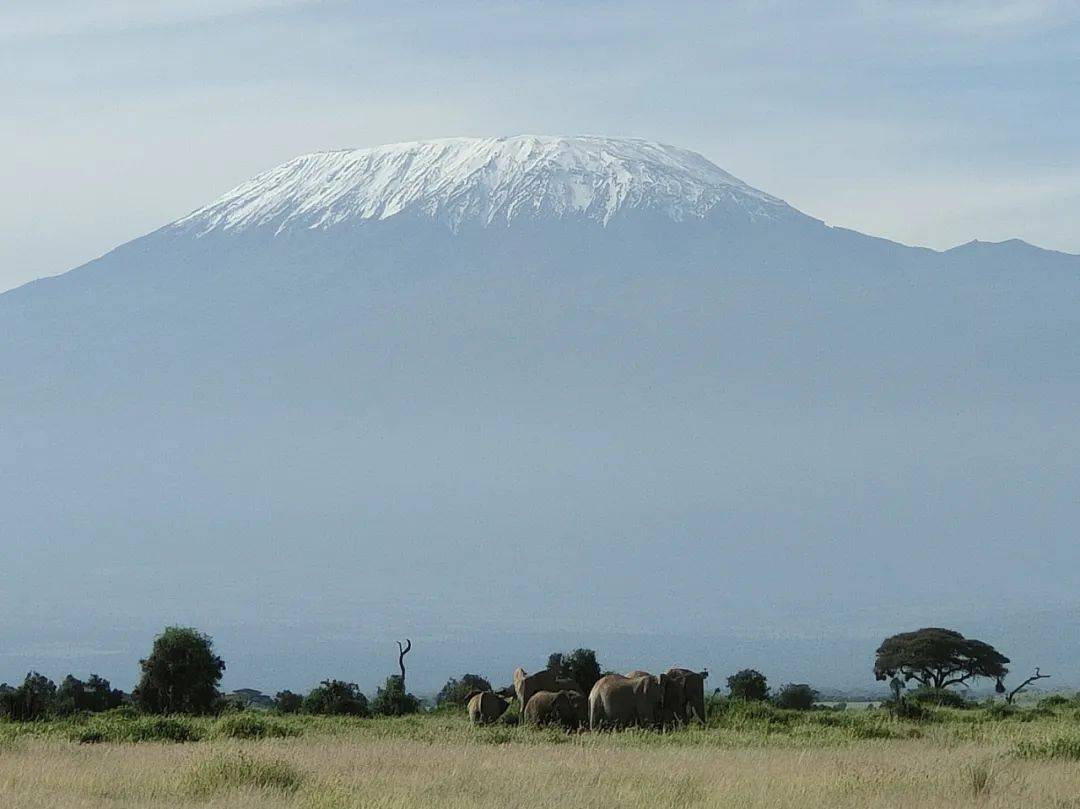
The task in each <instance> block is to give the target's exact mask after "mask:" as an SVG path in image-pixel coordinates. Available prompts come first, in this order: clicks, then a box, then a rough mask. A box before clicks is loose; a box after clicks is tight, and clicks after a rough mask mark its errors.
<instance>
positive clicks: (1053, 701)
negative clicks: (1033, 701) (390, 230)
mask: <svg viewBox="0 0 1080 809" xmlns="http://www.w3.org/2000/svg"><path fill="white" fill-rule="evenodd" d="M1075 700H1076V698H1075V697H1073V699H1071V700H1070V699H1069V698H1068V697H1067V696H1065V695H1064V694H1051V695H1050V696H1048V697H1043V698H1042V699H1040V700H1039V703H1038V704H1039V707H1040V708H1061V707H1063V706H1065V705H1069V704H1070V703H1071V702H1074V701H1075Z"/></svg>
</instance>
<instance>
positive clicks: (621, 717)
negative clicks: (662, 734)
mask: <svg viewBox="0 0 1080 809" xmlns="http://www.w3.org/2000/svg"><path fill="white" fill-rule="evenodd" d="M666 688H667V675H665V674H661V675H660V676H659V677H653V676H652V675H649V674H644V675H641V676H638V677H623V676H622V675H621V674H608V675H605V676H604V677H601V678H600V679H599V680H597V681H596V685H594V686H593V687H592V691H591V692H589V727H590V728H592V729H593V730H599V729H601V728H602V727H605V726H612V727H628V726H630V725H639V726H641V727H654V726H656V725H657V724H658V723H659V722H660V720H661V718H662V716H661V711H662V709H663V705H664V690H665V689H666Z"/></svg>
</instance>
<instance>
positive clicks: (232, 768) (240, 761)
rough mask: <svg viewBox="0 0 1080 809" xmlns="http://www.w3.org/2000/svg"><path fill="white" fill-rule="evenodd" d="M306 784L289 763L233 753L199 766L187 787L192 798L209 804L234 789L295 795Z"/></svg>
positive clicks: (196, 767) (189, 777) (188, 780)
mask: <svg viewBox="0 0 1080 809" xmlns="http://www.w3.org/2000/svg"><path fill="white" fill-rule="evenodd" d="M303 780H304V777H303V775H302V774H301V773H300V771H299V770H297V769H296V768H295V767H293V765H292V764H290V763H289V762H287V761H283V760H281V759H270V760H263V759H257V758H252V757H251V756H248V755H245V754H244V753H230V754H227V755H217V756H214V757H212V758H210V759H207V760H206V761H202V762H199V763H198V764H197V765H196V766H195V767H194V768H193V769H192V770H191V772H190V773H189V774H188V776H187V778H186V779H185V781H184V786H185V787H186V791H187V792H188V793H189V794H190V795H191V796H193V797H196V798H202V799H204V800H205V799H208V798H211V797H213V796H214V795H216V794H219V793H222V792H228V791H229V790H234V789H251V788H255V789H265V790H270V791H275V792H283V793H294V792H296V790H297V789H299V787H300V785H301V783H303Z"/></svg>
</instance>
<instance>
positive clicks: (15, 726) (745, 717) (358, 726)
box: [0, 700, 1078, 757]
mask: <svg viewBox="0 0 1080 809" xmlns="http://www.w3.org/2000/svg"><path fill="white" fill-rule="evenodd" d="M1075 714H1076V709H1075V705H1074V702H1073V701H1072V700H1069V701H1066V702H1063V703H1059V702H1055V703H1050V704H1047V703H1045V702H1044V703H1043V704H1041V705H1039V706H1037V707H1029V708H1014V707H1007V708H1006V707H1002V706H1000V705H992V706H989V707H988V706H981V707H977V708H965V709H954V708H926V709H924V711H923V713H922V715H921V718H920V719H919V720H918V721H913V720H907V719H900V718H895V717H892V716H890V715H889V714H888V712H886V711H885V710H882V709H870V710H866V709H862V710H858V709H852V710H844V711H836V710H813V711H791V710H783V709H780V708H775V707H773V706H772V705H769V704H766V703H739V702H731V701H728V702H725V703H718V704H716V705H715V706H714V710H713V713H712V714H711V715H710V717H709V721H708V723H707V726H706V727H705V728H701V727H698V726H697V725H690V726H688V727H685V728H678V729H675V730H669V731H666V732H658V731H646V730H634V731H624V732H622V733H616V734H605V737H608V738H609V741H607V742H605V744H615V745H617V746H620V747H641V746H646V747H648V746H655V747H667V746H689V747H719V748H738V747H762V746H781V747H819V746H823V747H843V746H848V745H852V744H859V743H864V742H873V741H875V740H915V739H920V738H923V737H928V736H929V737H934V738H936V739H939V740H942V741H947V742H961V741H971V742H987V741H992V740H1001V739H1004V740H1006V741H1007V742H1009V743H1014V744H1016V743H1019V742H1021V741H1023V742H1025V743H1030V744H1031V745H1037V744H1043V743H1046V739H1048V738H1051V737H1053V738H1057V737H1061V738H1062V739H1066V740H1067V739H1070V738H1072V736H1071V735H1070V734H1071V733H1072V732H1073V731H1074V730H1076V729H1077V728H1078V722H1077V718H1076V716H1075ZM299 736H316V737H333V736H348V737H350V738H366V739H387V740H393V739H404V740H411V741H419V742H425V743H429V744H437V743H443V742H451V741H462V740H464V741H468V742H469V743H472V744H482V745H505V744H523V745H536V744H564V743H567V742H569V741H571V740H575V739H577V740H584V739H587V738H588V737H589V736H590V734H587V733H586V734H566V733H563V732H562V731H560V730H558V729H553V728H545V729H535V728H523V727H517V726H514V725H511V724H503V723H498V724H495V725H492V726H488V727H481V728H476V727H472V726H471V725H470V724H469V723H468V720H467V718H466V717H465V714H464V712H460V711H459V712H449V711H438V712H434V713H430V714H416V715H413V716H403V717H382V718H373V719H360V718H355V717H324V716H306V715H299V714H291V715H279V714H275V713H267V712H260V711H243V712H238V713H233V714H226V715H224V716H222V717H217V718H215V717H189V716H165V717H159V716H141V715H137V714H133V713H131V712H129V711H111V712H107V713H104V714H99V715H96V716H90V717H74V718H68V719H62V720H53V721H45V722H29V723H14V722H7V721H0V750H2V749H5V748H6V747H9V746H11V745H15V744H18V743H19V740H20V739H25V738H31V737H46V738H60V739H65V740H70V741H75V742H80V743H83V744H99V743H124V744H138V743H148V742H157V743H169V744H176V743H190V742H198V741H204V740H205V741H214V740H240V741H245V740H265V739H286V738H293V737H299ZM1061 744H1065V742H1061ZM1066 746H1067V745H1066ZM1018 749H1019V748H1018ZM1063 749H1064V748H1063ZM1024 750H1028V748H1024ZM1030 750H1031V751H1034V750H1036V748H1035V747H1031V748H1030ZM1025 754H1029V753H1025ZM1030 754H1031V755H1035V754H1036V753H1034V752H1030ZM1057 755H1058V757H1065V756H1066V755H1067V754H1066V753H1061V752H1059V753H1058V754H1057Z"/></svg>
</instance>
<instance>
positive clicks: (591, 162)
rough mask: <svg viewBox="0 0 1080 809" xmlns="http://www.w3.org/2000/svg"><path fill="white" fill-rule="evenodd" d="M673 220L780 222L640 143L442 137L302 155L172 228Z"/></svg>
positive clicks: (780, 209)
mask: <svg viewBox="0 0 1080 809" xmlns="http://www.w3.org/2000/svg"><path fill="white" fill-rule="evenodd" d="M626 209H637V210H648V211H652V212H655V213H659V214H661V215H664V216H667V217H669V218H671V219H673V220H675V221H682V220H685V219H691V218H701V217H704V216H706V215H707V214H708V213H709V212H710V211H713V210H714V209H722V210H730V211H734V212H737V213H739V214H741V215H742V216H744V217H746V218H750V219H773V218H776V217H779V216H783V215H785V214H786V213H789V212H792V209H791V208H789V207H788V206H787V205H786V203H784V202H783V201H782V200H779V199H776V198H775V197H771V196H769V195H768V194H766V193H764V192H762V191H758V190H757V189H755V188H751V187H750V186H749V185H747V184H746V183H744V182H742V181H741V180H739V179H737V178H735V177H733V176H731V175H730V174H728V173H727V172H726V171H723V170H722V169H720V168H718V167H717V166H715V165H714V164H713V163H711V162H709V161H708V160H706V159H705V158H704V157H702V156H701V155H699V154H697V153H695V152H691V151H687V150H685V149H678V148H676V147H673V146H666V145H662V144H659V143H653V142H651V141H645V140H634V139H623V138H601V137H546V136H517V137H505V138H450V139H445V140H431V141H418V142H413V143H396V144H392V145H388V146H378V147H375V148H370V149H355V150H346V151H337V152H319V153H316V154H310V155H304V156H302V157H298V158H296V159H294V160H291V161H289V162H288V163H284V164H283V165H281V166H278V167H277V168H274V169H271V170H270V171H267V172H264V173H262V174H260V175H258V176H257V177H255V178H254V179H252V180H250V181H248V182H246V183H244V184H242V185H240V186H238V187H237V188H234V189H233V190H232V191H229V192H228V193H227V194H225V195H224V196H222V197H221V198H220V199H218V200H216V201H215V202H212V203H211V204H210V205H207V206H206V207H204V208H200V209H199V210H197V211H195V212H193V213H191V214H190V215H188V216H186V217H184V218H183V219H181V220H179V221H178V222H176V223H175V225H174V226H175V227H183V228H185V229H188V228H190V229H193V230H195V232H197V233H199V234H204V233H207V232H210V231H214V230H244V229H247V228H252V227H265V226H270V227H273V228H274V229H275V232H281V231H285V230H291V229H301V228H304V229H326V228H330V227H333V226H335V225H339V224H341V223H344V222H347V221H349V220H354V219H386V218H388V217H391V216H394V215H395V214H399V213H402V212H413V213H419V214H423V215H426V216H430V217H432V218H434V219H436V220H438V221H441V222H444V223H445V224H447V225H449V226H450V227H451V228H455V229H456V228H458V227H459V226H461V225H462V224H463V223H465V222H467V221H477V222H480V223H482V224H484V225H492V224H496V223H509V222H511V221H512V220H514V219H515V218H517V217H520V216H535V215H547V216H554V217H556V218H564V217H570V216H580V217H584V218H587V219H590V220H593V221H596V222H599V223H601V224H605V225H606V224H607V223H608V222H609V221H611V219H612V218H613V217H615V216H616V215H617V214H618V213H619V212H620V211H623V210H626Z"/></svg>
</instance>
